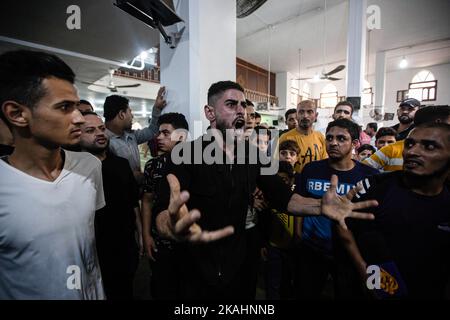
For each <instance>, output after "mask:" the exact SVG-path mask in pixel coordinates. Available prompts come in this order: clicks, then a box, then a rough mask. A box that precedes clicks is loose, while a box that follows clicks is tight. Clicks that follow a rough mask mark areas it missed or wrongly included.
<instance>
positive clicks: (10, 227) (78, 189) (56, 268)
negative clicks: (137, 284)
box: [0, 151, 105, 299]
mask: <svg viewBox="0 0 450 320" xmlns="http://www.w3.org/2000/svg"><path fill="white" fill-rule="evenodd" d="M64 152H65V163H64V168H63V170H62V171H61V173H60V175H59V177H58V178H57V179H56V180H55V181H53V182H49V181H44V180H41V179H38V178H35V177H32V176H30V175H28V174H26V173H24V172H22V171H20V170H18V169H16V168H14V167H12V166H10V165H9V164H8V163H6V162H5V161H4V160H2V159H0V177H1V179H0V299H104V298H105V296H104V292H103V285H102V280H101V274H100V268H99V264H98V259H97V251H96V248H95V233H94V216H95V211H96V210H98V209H100V208H101V207H103V206H104V205H105V200H104V195H103V183H102V171H101V162H100V160H98V159H97V158H95V157H94V156H92V155H90V154H88V153H85V152H80V153H75V152H70V151H64Z"/></svg>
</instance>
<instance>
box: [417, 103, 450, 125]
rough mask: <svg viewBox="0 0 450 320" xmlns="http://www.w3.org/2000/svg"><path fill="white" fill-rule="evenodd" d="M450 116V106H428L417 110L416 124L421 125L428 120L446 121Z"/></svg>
mask: <svg viewBox="0 0 450 320" xmlns="http://www.w3.org/2000/svg"><path fill="white" fill-rule="evenodd" d="M448 117H450V106H448V105H440V106H428V107H424V108H422V109H419V110H417V112H416V114H415V116H414V124H415V125H419V124H422V123H426V122H436V121H445V120H447V119H448Z"/></svg>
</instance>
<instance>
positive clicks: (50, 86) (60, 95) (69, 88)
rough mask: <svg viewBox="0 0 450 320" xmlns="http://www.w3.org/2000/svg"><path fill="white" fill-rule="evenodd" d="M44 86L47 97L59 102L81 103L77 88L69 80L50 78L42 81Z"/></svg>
mask: <svg viewBox="0 0 450 320" xmlns="http://www.w3.org/2000/svg"><path fill="white" fill-rule="evenodd" d="M42 86H43V87H44V88H45V90H46V96H47V97H50V98H55V99H59V100H73V101H74V102H77V103H78V102H79V101H80V99H79V97H78V92H77V89H76V87H75V86H74V85H73V84H72V83H70V82H69V81H67V80H63V79H58V78H55V77H49V78H45V79H44V80H42Z"/></svg>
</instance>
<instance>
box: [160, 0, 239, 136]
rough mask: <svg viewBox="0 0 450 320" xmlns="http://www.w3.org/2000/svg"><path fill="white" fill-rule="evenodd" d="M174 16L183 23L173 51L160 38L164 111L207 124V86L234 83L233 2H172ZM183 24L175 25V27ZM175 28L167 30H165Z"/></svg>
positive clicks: (234, 28)
mask: <svg viewBox="0 0 450 320" xmlns="http://www.w3.org/2000/svg"><path fill="white" fill-rule="evenodd" d="M174 6H175V10H176V13H177V14H178V15H179V16H180V17H181V18H182V19H183V20H184V21H185V24H184V25H185V27H186V29H185V30H184V33H183V35H182V38H181V40H180V42H179V44H178V46H177V47H176V48H175V49H171V48H169V47H168V46H167V45H166V44H165V43H164V40H163V38H161V58H160V59H161V85H163V86H166V88H167V97H166V99H167V101H168V106H167V108H166V110H165V112H180V113H183V114H184V115H185V116H186V118H187V119H188V122H189V126H190V132H191V136H192V137H193V138H195V137H198V136H199V135H201V134H202V132H201V131H200V130H196V132H194V122H195V121H201V122H202V123H203V128H202V129H203V131H205V130H206V128H207V126H208V125H209V123H208V121H207V120H206V118H205V116H204V112H203V107H204V106H205V105H206V103H207V93H208V88H209V86H210V85H211V84H212V83H214V82H217V81H221V80H232V81H236V2H235V1H223V0H175V1H174ZM182 26H183V24H181V23H180V24H178V28H180V27H182ZM174 28H175V26H172V27H171V28H168V31H170V30H171V29H174Z"/></svg>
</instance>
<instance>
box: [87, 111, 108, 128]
mask: <svg viewBox="0 0 450 320" xmlns="http://www.w3.org/2000/svg"><path fill="white" fill-rule="evenodd" d="M84 121H85V123H84V125H85V126H86V127H96V126H101V125H104V123H103V120H102V119H101V118H100V117H99V116H96V115H94V114H85V115H84Z"/></svg>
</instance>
